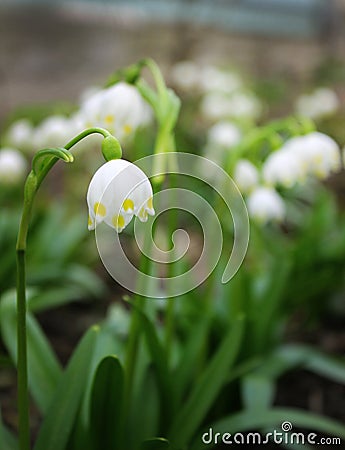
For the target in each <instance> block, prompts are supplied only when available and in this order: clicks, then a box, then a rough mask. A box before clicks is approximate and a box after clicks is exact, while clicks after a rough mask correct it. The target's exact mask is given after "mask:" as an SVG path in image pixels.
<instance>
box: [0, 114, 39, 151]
mask: <svg viewBox="0 0 345 450" xmlns="http://www.w3.org/2000/svg"><path fill="white" fill-rule="evenodd" d="M33 130H34V129H33V126H32V125H31V123H30V122H29V120H27V119H21V120H18V121H16V122H14V123H13V124H12V125H11V126H10V128H9V129H8V132H7V136H6V140H7V142H8V143H9V145H10V146H12V147H14V148H17V149H18V150H22V151H27V150H30V149H32V146H33V145H32V139H33Z"/></svg>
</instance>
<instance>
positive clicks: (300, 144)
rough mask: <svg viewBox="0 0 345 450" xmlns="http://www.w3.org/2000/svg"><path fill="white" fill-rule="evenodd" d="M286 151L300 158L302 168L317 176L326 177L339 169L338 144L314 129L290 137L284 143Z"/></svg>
mask: <svg viewBox="0 0 345 450" xmlns="http://www.w3.org/2000/svg"><path fill="white" fill-rule="evenodd" d="M284 147H285V148H286V150H287V151H289V152H294V153H295V154H296V155H297V157H298V158H300V164H301V166H302V169H303V170H304V171H305V172H306V173H307V174H310V175H313V176H316V177H318V178H326V177H328V176H329V175H330V174H331V173H332V172H338V171H339V170H340V169H341V156H340V150H339V147H338V144H337V143H336V142H335V141H334V140H333V139H332V138H331V137H329V136H327V135H326V134H323V133H319V132H317V131H314V132H312V133H309V134H306V135H305V136H299V137H295V138H292V139H290V140H289V141H287V142H286V143H285V145H284Z"/></svg>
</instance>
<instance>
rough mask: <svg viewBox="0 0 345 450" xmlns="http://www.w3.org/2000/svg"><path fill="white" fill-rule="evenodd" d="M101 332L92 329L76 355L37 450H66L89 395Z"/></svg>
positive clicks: (52, 403)
mask: <svg viewBox="0 0 345 450" xmlns="http://www.w3.org/2000/svg"><path fill="white" fill-rule="evenodd" d="M98 332H99V328H98V327H96V326H94V327H92V328H90V329H89V331H88V332H87V333H86V334H85V335H84V337H83V338H82V340H81V342H80V343H79V345H78V347H77V349H76V350H75V352H74V353H73V355H72V357H71V359H70V361H69V363H68V366H67V368H66V370H65V372H64V373H63V375H62V378H61V380H60V383H59V385H58V387H57V389H56V392H55V394H54V398H53V400H52V402H51V404H50V407H49V410H48V412H47V415H46V416H45V418H44V421H43V423H42V427H41V429H40V432H39V434H38V438H37V442H36V445H35V447H34V448H35V450H64V449H65V447H66V445H67V442H68V438H69V436H70V434H71V431H72V428H73V425H74V423H75V421H76V415H77V412H78V409H79V407H80V404H81V400H82V396H83V394H84V391H85V387H86V382H87V374H88V372H89V368H90V354H92V352H93V349H94V346H95V343H96V339H97V335H98Z"/></svg>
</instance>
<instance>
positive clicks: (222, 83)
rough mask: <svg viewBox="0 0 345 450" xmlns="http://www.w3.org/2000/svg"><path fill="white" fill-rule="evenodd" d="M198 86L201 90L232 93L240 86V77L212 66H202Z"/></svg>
mask: <svg viewBox="0 0 345 450" xmlns="http://www.w3.org/2000/svg"><path fill="white" fill-rule="evenodd" d="M199 86H200V88H201V90H202V91H203V92H210V91H213V92H222V93H223V92H224V93H228V94H229V93H232V92H234V91H236V90H237V89H240V88H241V87H242V82H241V79H240V78H239V77H238V75H237V74H235V73H233V72H226V71H223V70H220V69H218V68H217V67H214V66H206V67H203V68H202V69H201V70H200V72H199Z"/></svg>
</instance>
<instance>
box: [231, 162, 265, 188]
mask: <svg viewBox="0 0 345 450" xmlns="http://www.w3.org/2000/svg"><path fill="white" fill-rule="evenodd" d="M234 180H235V183H236V185H237V187H238V188H239V190H240V191H241V192H242V193H243V194H249V193H250V192H251V191H252V190H253V189H254V188H255V187H256V186H257V184H258V182H259V172H258V169H257V168H256V167H255V166H254V164H252V163H251V162H250V161H248V160H247V159H240V160H239V161H238V162H237V164H236V167H235V170H234Z"/></svg>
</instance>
